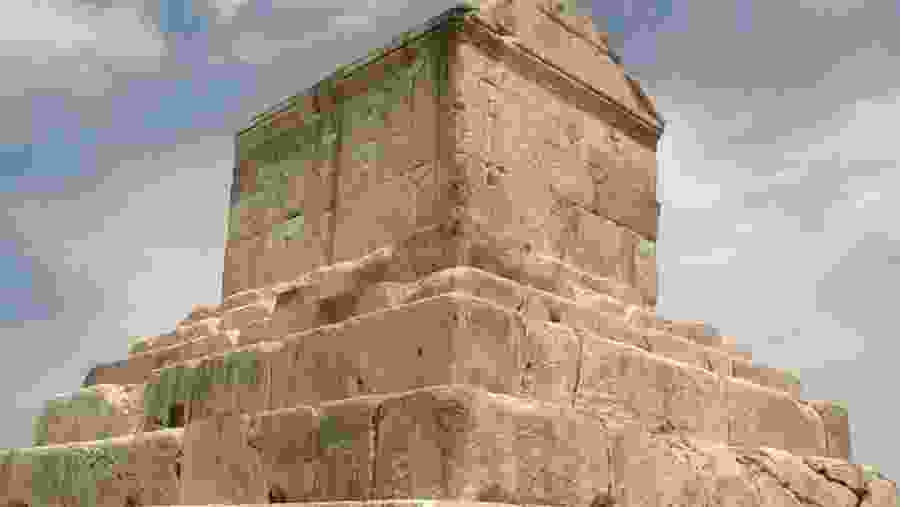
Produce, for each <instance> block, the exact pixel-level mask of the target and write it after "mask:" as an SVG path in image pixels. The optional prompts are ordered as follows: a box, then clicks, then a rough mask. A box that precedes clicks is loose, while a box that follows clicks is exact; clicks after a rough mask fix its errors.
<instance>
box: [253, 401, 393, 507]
mask: <svg viewBox="0 0 900 507" xmlns="http://www.w3.org/2000/svg"><path fill="white" fill-rule="evenodd" d="M380 403H381V399H380V398H378V397H365V398H355V399H352V400H342V401H338V402H333V403H327V404H324V405H321V406H319V407H316V408H312V407H308V406H298V407H294V408H290V409H285V410H278V411H273V412H266V413H263V414H259V415H256V416H254V417H252V418H251V420H250V421H251V428H250V433H249V437H248V441H249V445H250V446H251V447H252V448H253V449H254V450H255V454H256V455H257V459H258V460H259V462H260V464H261V472H262V478H263V480H264V483H265V488H266V490H267V491H268V494H269V495H270V498H272V499H275V500H279V501H287V502H290V501H305V502H315V501H350V500H362V499H367V498H372V497H373V496H374V495H373V489H374V480H375V476H374V469H373V467H374V462H373V459H372V457H373V456H374V453H375V448H374V447H373V446H374V444H375V442H377V436H376V424H377V421H378V408H379V405H380Z"/></svg>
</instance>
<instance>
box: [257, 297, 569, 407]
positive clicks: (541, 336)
mask: <svg viewBox="0 0 900 507" xmlns="http://www.w3.org/2000/svg"><path fill="white" fill-rule="evenodd" d="M288 342H290V343H289V344H288V343H286V344H285V351H284V352H282V354H281V358H282V359H280V361H279V363H277V364H278V366H276V367H275V370H273V382H274V384H273V392H272V401H273V404H274V405H273V408H278V407H285V406H291V405H294V404H297V403H311V402H319V401H325V400H333V399H341V398H346V397H350V396H357V395H362V394H378V393H389V392H399V391H404V390H408V389H414V388H417V387H423V386H428V385H441V384H453V383H470V384H474V385H480V386H484V387H485V388H487V389H489V390H492V391H495V392H504V393H512V394H520V395H523V396H535V397H538V398H541V399H549V400H553V399H555V400H559V399H567V398H568V397H569V396H570V393H571V391H572V389H573V387H574V381H575V371H576V366H577V356H578V339H577V336H575V335H573V334H572V332H571V331H570V330H568V329H567V328H565V327H563V326H548V325H546V323H540V322H536V321H523V320H522V319H521V318H519V317H517V316H516V315H515V314H513V313H511V312H509V311H506V310H503V309H502V308H501V307H498V306H496V305H494V304H492V303H490V302H488V301H483V300H478V299H475V298H472V297H470V296H464V295H462V294H454V293H450V294H443V295H440V296H436V297H433V298H429V299H425V300H421V301H418V302H415V303H412V304H408V305H403V306H400V307H395V308H392V309H388V310H386V311H383V312H377V313H370V314H367V315H365V316H362V317H359V318H354V319H351V320H348V321H345V322H342V323H341V324H337V325H334V326H327V327H322V328H318V329H314V330H312V331H310V332H307V333H303V334H299V335H294V336H292V337H291V338H290V339H289V340H288ZM401 363H402V364H403V368H397V365H398V364H401Z"/></svg>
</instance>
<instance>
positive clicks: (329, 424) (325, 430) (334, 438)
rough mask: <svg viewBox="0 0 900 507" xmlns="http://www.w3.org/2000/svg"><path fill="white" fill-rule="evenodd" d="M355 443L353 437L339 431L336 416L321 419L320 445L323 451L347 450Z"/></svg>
mask: <svg viewBox="0 0 900 507" xmlns="http://www.w3.org/2000/svg"><path fill="white" fill-rule="evenodd" d="M352 443H353V436H352V435H350V434H349V433H344V432H342V431H340V430H339V429H338V424H337V419H336V418H335V417H334V416H322V417H320V418H319V444H320V446H321V447H322V449H346V448H348V447H350V445H351V444H352Z"/></svg>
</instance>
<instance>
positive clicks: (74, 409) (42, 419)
mask: <svg viewBox="0 0 900 507" xmlns="http://www.w3.org/2000/svg"><path fill="white" fill-rule="evenodd" d="M114 413H115V409H114V408H113V406H112V405H111V404H110V403H109V402H108V401H106V399H105V398H104V397H103V395H102V394H101V393H100V392H99V391H97V389H96V387H85V388H82V389H80V390H79V391H77V392H75V393H73V394H71V395H69V396H67V397H63V398H56V399H53V400H50V401H48V402H47V403H46V404H45V405H44V410H43V412H42V413H41V415H39V416H37V417H35V418H34V421H33V428H32V429H33V437H34V438H33V440H34V445H36V446H42V445H47V441H48V438H49V420H50V418H56V417H92V416H111V415H113V414H114Z"/></svg>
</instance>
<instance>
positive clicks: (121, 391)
mask: <svg viewBox="0 0 900 507" xmlns="http://www.w3.org/2000/svg"><path fill="white" fill-rule="evenodd" d="M90 391H92V392H93V393H96V396H97V397H98V400H97V401H98V402H99V401H100V400H102V402H101V403H102V404H103V406H102V407H98V406H97V402H94V403H91V404H90V405H91V406H90V407H87V409H86V407H85V406H84V403H78V402H77V401H76V402H74V403H72V404H67V407H69V408H62V409H59V410H51V411H50V412H45V413H44V421H45V424H46V430H47V433H46V438H47V440H46V444H48V445H52V444H64V443H68V442H84V441H91V440H97V439H102V438H109V437H118V436H123V435H129V434H131V433H133V432H135V431H138V430H140V429H141V428H142V424H143V421H144V406H143V402H144V396H143V395H144V393H143V386H142V385H135V384H125V385H119V384H96V385H93V386H91V388H90ZM86 394H89V393H82V392H79V393H73V394H72V395H69V396H67V398H68V399H72V398H73V397H74V398H79V397H83V396H85V395H86ZM91 407H96V408H98V409H99V413H95V410H92V409H91Z"/></svg>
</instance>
